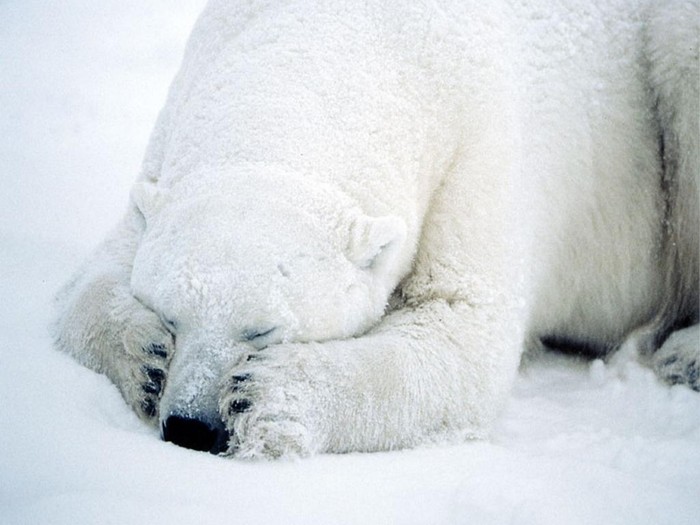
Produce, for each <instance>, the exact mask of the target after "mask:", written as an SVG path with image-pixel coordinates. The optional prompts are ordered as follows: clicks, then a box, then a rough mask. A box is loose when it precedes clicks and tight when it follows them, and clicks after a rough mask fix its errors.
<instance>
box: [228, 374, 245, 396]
mask: <svg viewBox="0 0 700 525" xmlns="http://www.w3.org/2000/svg"><path fill="white" fill-rule="evenodd" d="M249 379H250V374H240V375H237V376H233V377H231V392H238V390H239V389H240V388H241V383H245V382H246V381H248V380H249Z"/></svg>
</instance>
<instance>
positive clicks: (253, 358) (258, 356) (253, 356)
mask: <svg viewBox="0 0 700 525" xmlns="http://www.w3.org/2000/svg"><path fill="white" fill-rule="evenodd" d="M263 357H264V356H263V355H262V354H261V353H258V352H256V353H254V354H248V357H246V359H245V360H246V361H259V360H260V359H262V358H263Z"/></svg>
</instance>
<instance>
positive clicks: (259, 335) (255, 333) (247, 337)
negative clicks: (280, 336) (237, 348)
mask: <svg viewBox="0 0 700 525" xmlns="http://www.w3.org/2000/svg"><path fill="white" fill-rule="evenodd" d="M275 330H277V327H276V326H273V327H272V328H262V329H248V330H243V333H242V334H241V337H242V338H243V340H244V341H248V342H252V341H255V340H256V339H263V338H265V337H267V336H270V335H272V333H273V332H274V331H275Z"/></svg>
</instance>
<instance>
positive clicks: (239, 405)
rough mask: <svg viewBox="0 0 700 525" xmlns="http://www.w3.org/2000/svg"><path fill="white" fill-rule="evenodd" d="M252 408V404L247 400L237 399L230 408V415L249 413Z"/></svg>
mask: <svg viewBox="0 0 700 525" xmlns="http://www.w3.org/2000/svg"><path fill="white" fill-rule="evenodd" d="M250 407H251V402H250V401H248V400H247V399H236V400H235V401H233V402H232V403H231V405H230V406H229V407H228V415H229V416H232V415H234V414H240V413H242V412H248V410H250Z"/></svg>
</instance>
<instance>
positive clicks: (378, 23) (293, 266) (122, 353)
mask: <svg viewBox="0 0 700 525" xmlns="http://www.w3.org/2000/svg"><path fill="white" fill-rule="evenodd" d="M268 4H269V5H268ZM374 4H376V5H374ZM567 4H569V5H567V6H562V5H559V4H555V5H552V4H551V3H550V2H545V1H541V2H539V1H537V0H532V1H526V2H502V3H497V2H487V3H484V2H464V1H457V0H449V1H447V0H445V1H437V2H426V3H423V2H398V1H397V2H391V1H388V2H387V1H383V2H369V3H363V2H353V1H347V2H346V1H337V0H336V1H332V2H307V1H303V0H292V1H288V2H264V1H255V2H249V3H245V4H242V3H240V2H230V1H228V0H212V1H211V2H210V4H209V6H208V7H207V9H206V10H205V12H204V13H203V15H202V16H201V18H200V20H199V22H198V24H197V26H196V28H195V30H194V32H193V35H192V37H191V40H190V43H189V45H188V49H187V53H186V57H185V60H184V63H183V66H182V68H181V71H180V73H179V74H178V76H177V77H176V79H175V81H174V82H173V86H172V88H171V92H170V95H169V98H168V102H167V104H166V106H165V108H164V109H163V111H162V113H161V116H160V118H159V121H158V123H157V125H156V129H155V131H154V133H153V137H152V141H151V144H150V147H149V151H148V153H147V155H146V159H145V162H144V170H143V174H142V176H141V178H140V181H139V182H138V183H137V185H136V186H135V188H134V191H133V192H132V200H133V202H134V205H133V206H132V207H130V209H129V212H128V213H127V216H126V218H125V219H124V221H123V223H122V224H121V225H120V226H119V227H118V228H117V230H116V231H115V232H114V233H113V234H112V236H111V237H110V238H109V239H108V240H107V241H106V242H105V244H104V245H103V246H102V247H101V248H100V249H99V250H98V252H97V253H96V255H95V256H94V258H93V259H92V260H91V261H89V262H88V264H87V265H86V267H85V269H84V270H83V271H82V272H81V273H80V274H79V276H78V277H77V278H76V279H75V280H74V281H72V282H71V283H70V284H69V285H68V286H67V287H66V289H65V290H64V291H63V292H62V295H61V303H60V305H61V306H60V312H59V319H58V321H57V325H56V328H57V329H56V334H57V343H58V345H59V346H60V347H61V348H64V349H66V350H68V351H70V352H71V353H72V354H74V355H76V356H77V357H78V358H79V359H80V360H81V361H82V362H83V363H85V364H86V365H88V366H91V367H93V368H95V369H97V370H99V371H102V372H104V373H106V374H107V375H108V376H109V377H110V378H111V379H112V380H113V381H114V382H115V383H116V384H117V385H118V386H119V387H120V389H121V391H122V393H123V395H124V397H125V399H126V400H127V401H128V402H129V403H130V404H131V405H132V406H134V407H135V408H136V409H137V411H139V413H140V414H141V415H142V416H143V417H144V418H146V419H148V418H149V417H150V416H152V415H153V414H152V412H153V410H152V408H153V405H155V408H156V409H158V408H159V411H160V420H161V421H166V420H167V418H168V417H169V416H170V415H172V414H178V415H182V416H185V417H191V418H197V419H199V420H202V421H204V422H206V423H207V424H209V425H211V426H216V425H217V424H223V425H224V426H225V428H226V430H227V432H228V435H229V436H230V442H229V444H228V452H229V453H231V454H236V455H238V456H241V457H260V456H265V457H277V456H282V455H289V454H299V455H306V454H310V453H314V452H344V451H353V450H355V451H357V450H360V451H370V450H382V449H391V448H398V447H406V446H411V445H415V444H418V443H422V442H426V441H428V440H433V439H437V438H445V437H450V436H452V437H454V436H457V437H465V436H470V437H475V436H483V435H485V433H486V432H487V431H488V428H489V425H490V423H491V422H492V421H493V419H494V417H495V416H496V415H497V414H498V411H499V408H500V406H501V405H502V403H503V401H504V399H505V397H506V395H507V392H508V388H509V385H510V382H511V379H512V376H513V374H514V372H515V370H516V368H517V364H518V362H519V358H520V354H521V350H522V348H523V346H524V345H523V341H527V343H528V344H529V345H530V346H532V347H538V346H539V345H540V344H541V341H542V340H543V339H544V340H547V338H550V339H549V340H550V341H551V340H555V341H569V342H581V343H582V344H587V345H591V346H592V347H595V348H597V349H600V351H601V352H604V351H606V350H608V349H612V348H615V347H616V346H619V344H620V343H621V342H622V341H623V340H624V339H625V337H627V336H628V335H629V334H630V333H632V332H633V331H635V330H638V329H639V330H642V331H643V330H644V328H643V327H645V326H647V327H656V328H648V329H647V330H648V331H653V332H654V334H656V333H658V332H659V330H661V329H660V328H659V327H660V326H662V325H663V327H664V328H663V329H664V330H666V331H667V332H668V331H670V330H672V328H669V327H672V325H674V323H675V322H677V319H670V320H669V316H672V314H673V312H675V310H673V308H671V307H670V306H669V305H672V304H676V302H675V301H685V302H686V303H688V304H687V305H686V306H684V309H685V310H684V311H685V312H686V313H687V312H690V314H691V315H690V317H691V318H692V313H693V308H694V315H695V322H697V304H696V303H697V278H698V277H697V276H698V268H697V265H698V258H697V248H698V240H697V239H698V237H697V236H698V215H697V197H698V186H697V178H698V158H697V151H698V146H697V144H698V116H697V115H698V113H697V112H698V80H697V71H698V51H697V50H698V26H697V20H698V5H697V2H674V3H672V4H670V5H669V6H665V5H664V6H663V7H662V8H657V9H656V11H654V10H650V9H649V7H648V6H647V5H646V2H644V1H641V0H640V1H637V2H634V1H621V0H620V1H615V0H609V1H607V2H598V3H596V5H595V6H592V5H591V4H590V2H577V1H571V2H567ZM669 26H670V28H671V29H669ZM664 134H666V135H667V136H669V137H671V138H672V139H673V140H675V141H676V142H674V143H673V144H674V146H673V147H667V148H666V149H665V152H666V155H667V156H668V158H667V159H665V160H664V162H663V163H662V159H661V157H660V155H661V151H660V146H659V137H660V135H664ZM671 138H669V139H668V141H670V140H671ZM669 143H670V142H669ZM669 163H675V164H677V165H678V166H680V167H679V168H678V173H679V174H671V175H667V178H668V177H672V178H673V180H674V181H675V180H679V181H680V182H678V184H679V188H680V189H679V190H678V191H676V192H675V193H673V191H675V190H672V191H671V192H669V191H670V190H669V189H668V188H664V185H663V184H662V180H663V176H662V169H663V165H664V164H665V165H669ZM675 164H674V165H675ZM674 184H675V183H674ZM667 186H668V185H667ZM673 187H674V188H675V186H673ZM688 192H690V193H688ZM669 195H671V197H669ZM674 195H675V197H674ZM679 203H680V204H679ZM669 214H670V215H669ZM669 216H670V217H671V221H673V220H676V222H678V224H679V225H683V226H682V233H680V234H679V233H678V231H681V230H679V228H681V226H678V227H677V228H675V229H673V231H672V232H671V233H669V232H668V231H667V230H665V229H664V223H665V219H668V217H669ZM666 223H668V220H666ZM673 236H675V237H673ZM670 237H673V239H675V241H672V242H670V244H673V243H674V242H675V244H674V246H679V247H678V248H677V251H676V252H674V254H675V255H672V256H668V255H667V254H668V253H669V249H668V245H669V241H668V240H667V239H668V238H670ZM669 257H670V258H671V259H672V260H673V261H674V262H673V263H670V262H669V260H668V258H669ZM669 267H673V268H672V269H671V270H669ZM669 282H672V283H674V284H673V286H671V285H669V284H668V283H669ZM679 282H680V284H678V283H679ZM693 287H695V288H693ZM670 288H673V291H669V289H670ZM693 289H695V296H694V298H693V297H692V290H693ZM693 301H695V303H694V302H693ZM688 305H689V306H688ZM664 312H666V313H665V314H664ZM668 312H672V313H671V314H669V313H668ZM673 315H675V314H673ZM661 317H663V319H662V320H660V319H661ZM676 317H678V316H676ZM171 321H172V322H173V323H172V324H168V323H170V322H171ZM166 325H167V326H168V328H169V330H170V331H172V332H174V334H175V339H174V342H173V340H172V339H171V337H170V336H169V334H168V333H167V332H166V331H165V330H164V327H165V326H166ZM552 338H553V339H552ZM154 343H155V344H156V345H160V346H156V349H157V350H162V351H157V352H155V354H156V355H154V352H153V351H152V350H153V346H152V345H153V344H154ZM669 344H670V345H673V348H672V347H671V346H667V347H666V351H667V352H670V353H671V354H673V355H672V356H670V357H673V356H675V355H676V354H678V353H679V352H680V353H681V354H682V355H683V356H685V357H684V359H685V360H681V361H682V362H683V363H684V366H685V368H684V369H683V370H686V371H687V370H689V369H690V368H692V366H696V365H697V361H698V356H697V353H698V350H697V349H698V346H699V343H698V341H697V328H690V329H686V331H684V332H683V335H679V336H677V337H676V338H674V339H670V340H669ZM676 347H678V348H680V350H674V349H675V348H676ZM149 349H151V351H150V352H149ZM694 352H695V354H694ZM171 357H172V362H170V359H171ZM670 357H669V356H666V357H665V358H664V362H666V363H670ZM675 362H676V361H673V363H675ZM660 367H661V365H659V366H657V368H660ZM153 370H157V371H162V373H163V374H164V373H165V372H166V371H167V373H168V378H167V383H166V384H165V385H163V382H162V381H161V380H160V376H159V372H156V373H154V372H153ZM674 374H675V375H674V378H675V377H677V376H678V374H676V373H675V372H674ZM686 375H687V374H686ZM154 376H155V378H154ZM680 376H683V373H681V374H680ZM668 377H669V374H667V378H668ZM680 381H683V382H688V383H691V385H692V381H691V380H690V379H689V378H688V377H685V379H683V377H681V379H680ZM143 385H146V386H147V388H146V390H147V391H148V392H147V395H144V390H143ZM244 401H245V403H246V410H245V411H242V412H241V411H240V410H235V407H238V408H240V407H241V406H242V405H241V403H242V402H244Z"/></svg>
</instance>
